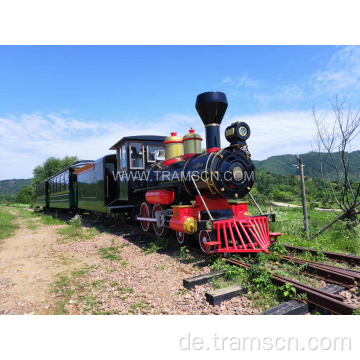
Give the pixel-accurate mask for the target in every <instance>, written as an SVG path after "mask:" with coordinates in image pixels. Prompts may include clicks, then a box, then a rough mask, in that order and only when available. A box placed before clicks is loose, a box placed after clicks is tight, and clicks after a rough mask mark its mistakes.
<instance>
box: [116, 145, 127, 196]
mask: <svg viewBox="0 0 360 360" xmlns="http://www.w3.org/2000/svg"><path fill="white" fill-rule="evenodd" d="M117 161H118V164H117V168H118V172H117V182H118V187H119V200H123V201H128V200H129V184H128V178H127V176H128V171H127V170H128V169H127V151H126V142H125V143H124V144H123V145H122V146H120V147H119V148H117Z"/></svg>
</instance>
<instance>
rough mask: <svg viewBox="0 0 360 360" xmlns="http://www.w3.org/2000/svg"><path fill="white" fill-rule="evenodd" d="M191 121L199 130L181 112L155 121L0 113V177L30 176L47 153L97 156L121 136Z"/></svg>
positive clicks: (159, 131)
mask: <svg viewBox="0 0 360 360" xmlns="http://www.w3.org/2000/svg"><path fill="white" fill-rule="evenodd" d="M193 124H195V126H194V127H195V129H196V130H203V129H202V128H203V125H202V122H201V120H200V118H198V117H197V116H195V115H194V116H189V115H183V114H166V115H164V116H163V117H162V118H160V119H159V120H157V121H156V122H154V121H147V120H146V119H141V120H139V119H129V120H127V121H124V120H122V121H121V122H120V121H119V122H94V121H84V120H81V119H74V118H71V117H67V116H66V115H64V114H62V115H60V114H41V113H34V114H23V115H20V116H9V117H6V118H4V117H0V151H1V154H2V156H1V160H0V180H2V179H9V178H28V177H31V176H32V170H33V169H34V167H35V166H37V165H39V164H42V163H43V162H44V161H45V160H46V159H47V158H48V157H50V156H55V157H64V156H65V155H71V156H72V155H77V156H78V157H79V158H81V159H98V158H100V157H101V156H103V155H106V154H110V153H112V152H113V151H112V150H109V148H110V147H111V146H112V145H114V144H115V143H116V142H117V141H118V140H120V139H121V138H122V137H124V136H131V135H140V134H143V135H164V136H166V135H170V132H172V131H178V133H179V135H185V134H186V133H188V130H189V128H190V126H192V125H193Z"/></svg>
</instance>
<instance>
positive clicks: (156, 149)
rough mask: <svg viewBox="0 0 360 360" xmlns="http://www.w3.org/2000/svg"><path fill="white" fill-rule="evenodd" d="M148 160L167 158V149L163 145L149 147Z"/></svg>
mask: <svg viewBox="0 0 360 360" xmlns="http://www.w3.org/2000/svg"><path fill="white" fill-rule="evenodd" d="M147 150H148V151H147V161H148V162H155V161H156V160H157V161H162V160H165V156H164V155H165V150H164V147H163V146H152V145H149V146H148V147H147Z"/></svg>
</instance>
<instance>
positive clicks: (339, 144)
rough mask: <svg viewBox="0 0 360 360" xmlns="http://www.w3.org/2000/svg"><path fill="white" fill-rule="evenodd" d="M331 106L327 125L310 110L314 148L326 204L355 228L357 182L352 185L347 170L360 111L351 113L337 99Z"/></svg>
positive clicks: (359, 196)
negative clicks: (318, 159)
mask: <svg viewBox="0 0 360 360" xmlns="http://www.w3.org/2000/svg"><path fill="white" fill-rule="evenodd" d="M330 104H331V106H332V110H333V113H334V115H335V118H334V120H333V121H331V120H330V121H327V114H326V115H324V116H319V115H318V114H317V113H316V112H315V108H314V110H313V117H314V121H315V124H316V127H317V134H316V144H317V148H318V149H317V150H318V153H319V156H320V168H321V175H322V180H323V186H324V189H325V193H326V200H327V202H328V204H329V205H330V207H331V208H332V210H333V211H334V212H335V213H336V214H337V215H338V218H337V220H340V219H344V220H346V221H348V222H349V223H351V224H352V225H357V224H358V221H357V216H358V214H359V213H360V212H359V211H357V207H358V206H359V205H360V201H359V200H360V179H358V180H359V181H356V180H355V181H354V180H352V179H351V178H350V177H349V167H350V166H351V144H352V142H353V141H354V139H355V138H356V137H357V136H358V135H359V132H360V117H359V114H360V110H358V111H357V112H356V113H354V112H353V111H352V110H351V106H350V105H349V106H345V100H339V97H338V96H336V98H335V101H334V102H332V101H330ZM331 170H332V171H333V170H335V173H336V181H335V182H334V181H332V180H333V179H331V178H330V175H329V173H330V171H331ZM332 203H335V204H337V206H338V207H339V208H340V209H341V210H342V214H341V215H340V212H339V210H336V209H335V208H334V207H333V205H332ZM337 220H336V221H337ZM324 229H325V228H324ZM324 229H323V230H324Z"/></svg>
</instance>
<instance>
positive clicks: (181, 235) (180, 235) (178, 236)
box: [176, 231, 185, 244]
mask: <svg viewBox="0 0 360 360" xmlns="http://www.w3.org/2000/svg"><path fill="white" fill-rule="evenodd" d="M176 239H177V241H178V243H179V244H183V243H184V241H185V233H183V232H181V231H177V232H176Z"/></svg>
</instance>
